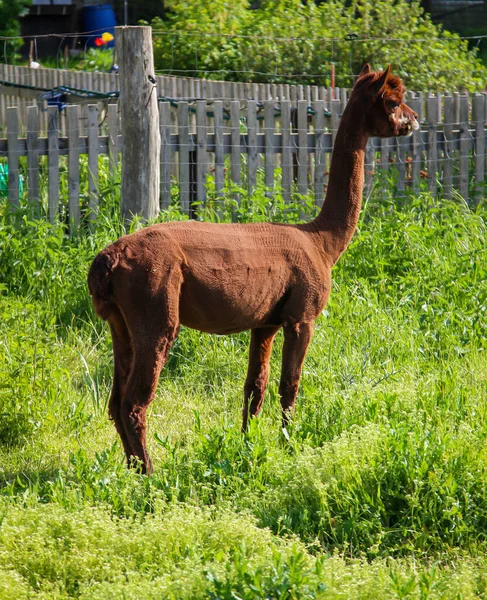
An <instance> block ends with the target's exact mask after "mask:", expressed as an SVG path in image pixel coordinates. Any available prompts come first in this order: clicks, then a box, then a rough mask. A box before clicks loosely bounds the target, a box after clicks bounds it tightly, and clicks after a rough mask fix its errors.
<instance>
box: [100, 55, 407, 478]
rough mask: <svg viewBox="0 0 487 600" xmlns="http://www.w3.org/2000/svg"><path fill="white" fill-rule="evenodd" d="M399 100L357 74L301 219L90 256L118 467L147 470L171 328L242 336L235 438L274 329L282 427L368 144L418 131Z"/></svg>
mask: <svg viewBox="0 0 487 600" xmlns="http://www.w3.org/2000/svg"><path fill="white" fill-rule="evenodd" d="M403 93H404V87H403V85H402V83H401V81H400V79H399V78H398V77H395V76H393V75H392V74H391V72H390V68H389V69H387V70H386V71H384V72H378V73H374V72H371V71H370V68H369V67H368V65H366V66H365V67H364V69H363V70H362V73H361V74H360V76H359V78H358V80H357V82H356V84H355V86H354V88H353V90H352V92H351V94H350V99H349V102H348V104H347V107H346V109H345V111H344V114H343V116H342V119H341V121H340V126H339V129H338V132H337V135H336V139H335V146H334V149H333V155H332V162H331V168H330V177H329V185H328V189H327V194H326V198H325V201H324V203H323V207H322V209H321V212H320V214H319V215H318V217H317V218H316V219H314V220H313V221H311V222H310V223H306V224H304V225H282V224H274V223H251V224H212V223H201V222H196V221H190V222H188V221H184V222H180V223H162V224H158V225H153V226H151V227H147V228H145V229H142V230H140V231H138V232H136V233H133V234H131V235H128V236H124V237H122V238H120V239H119V240H117V241H116V242H114V243H113V244H111V245H110V246H108V247H107V248H105V249H104V250H102V251H101V252H100V253H99V254H98V255H97V256H96V257H95V259H94V261H93V263H92V265H91V268H90V272H89V275H88V286H89V290H90V293H91V296H92V300H93V304H94V307H95V310H96V312H97V314H98V315H99V316H100V317H101V318H103V319H106V320H107V321H108V323H109V326H110V331H111V335H112V342H113V355H114V378H113V387H112V392H111V396H110V401H109V413H110V417H111V418H112V419H113V421H114V423H115V426H116V428H117V431H118V433H119V435H120V438H121V440H122V443H123V446H124V450H125V453H126V456H127V460H128V463H129V465H130V464H132V463H133V464H135V465H139V466H140V467H141V469H142V471H143V472H150V470H151V463H150V459H149V456H148V454H147V450H146V412H147V407H148V406H149V404H150V402H151V401H152V399H153V398H154V394H155V391H156V388H157V383H158V379H159V374H160V371H161V369H162V367H163V366H164V363H165V362H166V360H167V357H168V354H169V351H170V348H171V345H172V343H173V342H174V340H175V339H176V337H177V335H178V332H179V327H180V325H181V324H182V325H184V326H186V327H191V328H193V329H198V330H200V331H205V332H208V333H215V334H229V333H237V332H240V331H245V330H248V329H250V330H251V342H250V354H249V366H248V372H247V378H246V381H245V386H244V407H243V430H244V431H245V429H246V427H247V422H248V418H249V416H250V417H254V416H256V415H257V414H258V412H259V410H260V408H261V405H262V401H263V399H264V393H265V389H266V386H267V381H268V377H269V359H270V354H271V349H272V343H273V341H274V338H275V336H276V334H277V332H278V331H279V329H280V328H282V329H283V331H284V345H283V355H282V372H281V381H280V385H279V394H280V397H281V406H282V425H283V427H286V425H287V423H288V421H289V418H290V417H291V415H292V413H293V410H294V403H295V399H296V394H297V391H298V385H299V379H300V376H301V369H302V365H303V361H304V357H305V354H306V351H307V349H308V345H309V343H310V341H311V338H312V334H313V325H314V322H315V320H316V318H317V317H318V315H319V314H320V312H321V311H322V310H323V307H324V306H325V304H326V302H327V300H328V297H329V294H330V288H331V269H332V267H333V265H334V264H335V263H336V261H337V260H338V258H339V257H340V255H341V254H342V253H343V252H344V250H345V249H346V247H347V246H348V244H349V242H350V240H351V238H352V235H353V233H354V231H355V228H356V224H357V220H358V217H359V213H360V208H361V202H362V188H363V177H364V152H365V146H366V144H367V140H368V138H369V137H370V136H378V137H389V136H399V135H408V134H409V133H411V132H412V130H413V129H416V128H417V127H418V123H417V120H416V118H417V115H416V114H415V113H414V112H413V111H412V110H411V109H410V108H409V107H408V106H406V105H405V104H404V103H403ZM134 458H135V459H137V460H135V461H134V460H133V459H134Z"/></svg>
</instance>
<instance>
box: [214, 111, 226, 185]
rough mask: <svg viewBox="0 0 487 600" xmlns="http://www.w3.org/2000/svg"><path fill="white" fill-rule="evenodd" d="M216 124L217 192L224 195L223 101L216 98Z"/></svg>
mask: <svg viewBox="0 0 487 600" xmlns="http://www.w3.org/2000/svg"><path fill="white" fill-rule="evenodd" d="M213 107H214V115H215V116H214V121H215V123H214V125H215V192H216V195H217V196H222V195H223V186H224V183H225V170H224V169H225V160H224V154H223V102H222V101H221V100H215V102H214V104H213Z"/></svg>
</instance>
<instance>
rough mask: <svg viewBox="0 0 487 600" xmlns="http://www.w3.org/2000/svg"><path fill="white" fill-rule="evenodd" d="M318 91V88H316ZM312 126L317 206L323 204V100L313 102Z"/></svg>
mask: <svg viewBox="0 0 487 600" xmlns="http://www.w3.org/2000/svg"><path fill="white" fill-rule="evenodd" d="M316 92H318V90H316ZM313 109H314V111H315V115H314V126H315V178H314V196H315V203H316V204H317V205H318V206H321V205H322V204H323V195H324V189H325V151H324V149H325V134H324V129H325V102H324V101H323V100H315V102H313Z"/></svg>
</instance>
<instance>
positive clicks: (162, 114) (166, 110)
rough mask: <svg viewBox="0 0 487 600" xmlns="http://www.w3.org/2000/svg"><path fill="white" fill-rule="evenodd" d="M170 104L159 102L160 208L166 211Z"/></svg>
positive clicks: (168, 183)
mask: <svg viewBox="0 0 487 600" xmlns="http://www.w3.org/2000/svg"><path fill="white" fill-rule="evenodd" d="M170 127H171V104H170V103H169V102H159V129H160V134H161V157H160V161H161V181H160V186H161V193H160V200H159V202H160V208H161V210H166V209H168V208H169V205H170V204H171V129H170Z"/></svg>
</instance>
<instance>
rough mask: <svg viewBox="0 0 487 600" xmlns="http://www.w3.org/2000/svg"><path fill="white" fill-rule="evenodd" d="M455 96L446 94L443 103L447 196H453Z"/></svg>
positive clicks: (444, 181)
mask: <svg viewBox="0 0 487 600" xmlns="http://www.w3.org/2000/svg"><path fill="white" fill-rule="evenodd" d="M453 109H454V107H453V97H452V96H445V100H444V105H443V136H444V146H445V149H444V153H443V195H444V196H445V198H451V197H452V187H453V161H452V156H453V120H454V112H453Z"/></svg>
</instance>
